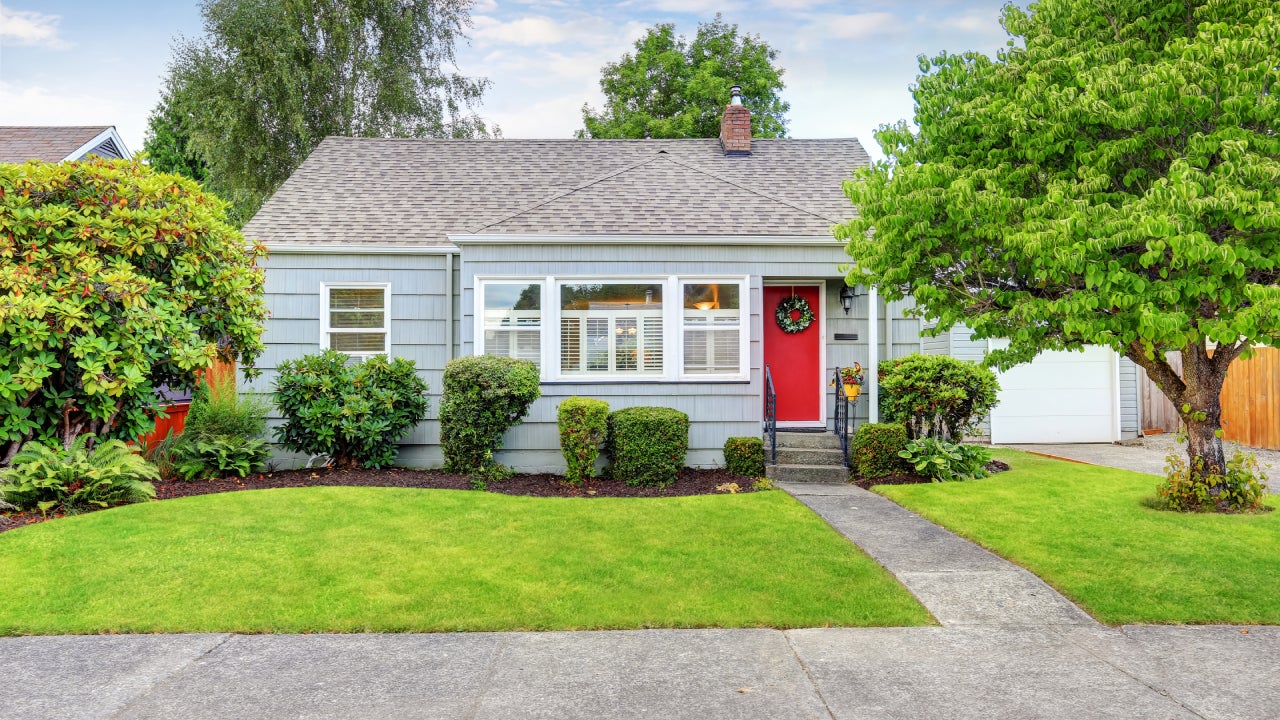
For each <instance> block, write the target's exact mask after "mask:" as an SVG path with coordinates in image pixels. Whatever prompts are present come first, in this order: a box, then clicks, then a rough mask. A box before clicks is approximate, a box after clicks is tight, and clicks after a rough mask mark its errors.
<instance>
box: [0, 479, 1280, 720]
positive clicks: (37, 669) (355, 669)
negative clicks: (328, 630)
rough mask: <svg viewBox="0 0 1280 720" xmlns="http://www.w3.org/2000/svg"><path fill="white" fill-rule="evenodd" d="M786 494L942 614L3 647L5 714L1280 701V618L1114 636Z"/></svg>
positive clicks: (935, 708) (1003, 580) (329, 714)
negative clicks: (800, 625)
mask: <svg viewBox="0 0 1280 720" xmlns="http://www.w3.org/2000/svg"><path fill="white" fill-rule="evenodd" d="M788 489H789V490H791V491H792V492H793V493H795V494H796V495H797V496H798V497H799V498H800V499H801V500H802V501H803V502H805V503H806V504H808V505H810V506H811V507H813V508H815V509H816V510H817V511H818V512H819V513H821V514H822V516H823V517H825V518H826V519H827V521H828V522H829V523H831V524H832V525H833V526H834V527H835V528H837V529H838V530H840V531H841V532H843V533H845V534H846V535H847V536H849V537H850V538H852V539H853V540H854V541H855V542H857V543H858V544H859V545H862V547H864V548H865V549H866V550H867V551H868V552H869V553H870V554H871V555H872V556H873V557H875V558H876V559H877V560H880V561H881V562H883V563H884V564H885V565H886V566H887V567H888V568H889V569H890V571H892V572H894V573H895V574H896V575H897V576H898V577H899V578H901V579H902V580H903V582H904V584H905V585H906V586H907V587H908V588H909V589H910V590H911V591H912V592H914V593H916V595H917V597H919V598H920V599H921V600H922V601H923V602H924V603H925V605H926V607H928V608H929V609H930V610H931V611H932V612H933V613H934V615H935V616H936V617H937V618H938V619H939V621H940V622H941V623H942V625H941V626H939V627H922V628H864V629H859V628H849V629H844V628H815V629H804V630H788V631H785V632H784V631H778V630H767V629H758V630H639V631H621V632H549V633H463V634H458V633H441V634H436V635H409V634H405V635H225V634H220V635H124V636H83V637H67V636H59V637H19V638H0V677H4V678H5V688H6V692H5V697H4V701H3V702H0V719H4V720H7V719H8V718H13V719H15V720H18V719H21V720H35V719H38V718H184V719H190V720H201V719H203V718H210V719H212V718H228V717H233V718H238V719H242V720H253V719H256V718H264V719H265V718H271V719H273V720H274V719H276V718H281V719H286V718H317V719H327V718H333V719H334V720H337V719H339V718H341V719H343V720H346V719H359V718H370V719H372V718H442V719H444V718H447V719H454V718H457V719H458V720H478V719H482V720H489V719H493V720H513V719H521V718H547V719H549V720H550V719H556V720H560V719H564V720H573V719H576V718H583V719H586V718H591V719H593V720H594V719H597V718H654V719H660V720H683V719H686V718H687V719H689V720H695V719H696V720H707V719H718V718H725V719H733V720H791V719H793V718H794V719H796V720H845V719H849V720H853V719H855V718H857V719H861V718H867V719H870V718H876V719H879V718H904V719H905V718H926V719H927V718H939V719H943V718H945V719H947V720H963V719H965V718H982V719H985V718H1019V719H1021V718H1063V719H1064V720H1067V719H1070V720H1078V719H1083V718H1126V720H1138V719H1145V718H1153V719H1155V718H1160V719H1168V718H1187V719H1194V718H1215V719H1217V718H1222V719H1223V720H1225V719H1227V718H1258V719H1259V720H1261V719H1263V718H1268V719H1270V718H1274V717H1275V714H1276V712H1275V711H1276V708H1277V707H1280V683H1275V682H1271V680H1272V679H1273V678H1274V676H1275V673H1276V669H1277V668H1280V628H1277V627H1266V628H1256V627H1255V628H1234V627H1167V626H1157V627H1123V628H1120V629H1118V630H1115V629H1110V628H1106V627H1103V626H1101V625H1098V624H1097V623H1095V622H1094V621H1093V620H1091V619H1090V618H1088V617H1087V616H1085V615H1084V614H1083V613H1082V612H1081V611H1080V610H1079V609H1078V608H1076V607H1075V606H1074V605H1072V604H1071V603H1069V602H1067V601H1066V600H1065V599H1064V598H1062V597H1061V596H1060V595H1058V594H1057V593H1055V592H1053V591H1052V590H1051V589H1049V588H1048V587H1047V586H1045V585H1044V583H1042V582H1040V581H1039V580H1038V579H1037V578H1035V577H1034V576H1031V575H1030V574H1029V573H1027V572H1026V571H1024V570H1021V569H1020V568H1017V567H1014V566H1011V565H1009V563H1007V562H1005V561H1004V560H1001V559H1000V558H998V557H996V556H994V555H991V554H990V553H987V552H986V551H984V550H981V549H980V548H977V547H976V546H973V545H972V544H970V543H968V542H967V541H964V540H962V539H960V538H958V537H956V536H955V535H952V534H951V533H949V532H947V531H945V530H942V529H941V528H938V527H936V526H934V525H932V524H930V523H928V522H926V521H924V520H922V519H920V518H919V517H917V516H915V515H914V514H912V513H910V512H908V511H906V510H904V509H902V508H900V507H898V506H897V505H894V504H893V503H891V502H889V501H888V500H886V499H884V498H880V497H879V496H876V495H874V494H871V493H866V492H864V491H861V490H858V488H854V487H851V486H845V485H835V486H812V485H807V486H802V487H794V486H789V487H788Z"/></svg>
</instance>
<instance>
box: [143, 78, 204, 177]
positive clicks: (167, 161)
mask: <svg viewBox="0 0 1280 720" xmlns="http://www.w3.org/2000/svg"><path fill="white" fill-rule="evenodd" d="M193 110H194V108H193V107H192V104H191V98H190V97H189V96H188V95H187V94H185V93H180V92H175V91H174V90H173V89H169V90H167V91H166V92H165V94H164V95H163V96H162V97H161V98H160V104H159V105H156V107H155V109H154V110H152V111H151V116H150V117H148V118H147V136H146V140H145V141H144V142H143V144H142V149H143V151H145V152H146V154H147V162H148V163H149V164H150V165H151V167H153V168H155V169H156V170H159V171H160V172H167V173H173V174H175V175H181V176H183V177H186V178H191V179H192V180H195V181H196V182H204V180H205V176H206V175H207V174H208V168H207V166H206V165H205V162H204V160H202V159H201V158H200V156H199V155H198V154H196V152H195V150H193V149H192V148H191V143H190V134H191V133H190V124H191V120H192V117H193V116H194V112H193Z"/></svg>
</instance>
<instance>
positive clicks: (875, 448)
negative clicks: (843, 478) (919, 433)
mask: <svg viewBox="0 0 1280 720" xmlns="http://www.w3.org/2000/svg"><path fill="white" fill-rule="evenodd" d="M906 448H907V429H906V428H905V427H903V426H902V425H901V424H900V423H865V424H863V425H862V426H860V427H859V428H858V429H857V431H856V432H854V433H853V440H852V442H850V443H849V459H850V460H851V461H852V462H851V463H850V464H852V465H853V472H854V474H855V475H857V476H858V477H862V478H881V477H884V476H886V475H893V474H895V473H900V472H902V471H903V470H905V469H906V466H905V463H904V462H903V461H902V458H901V457H900V456H899V453H900V452H902V451H903V450H905V449H906Z"/></svg>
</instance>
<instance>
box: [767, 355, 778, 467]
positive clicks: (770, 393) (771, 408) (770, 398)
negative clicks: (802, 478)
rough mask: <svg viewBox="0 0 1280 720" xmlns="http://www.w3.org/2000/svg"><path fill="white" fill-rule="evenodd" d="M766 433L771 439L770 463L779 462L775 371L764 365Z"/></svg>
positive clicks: (775, 463)
mask: <svg viewBox="0 0 1280 720" xmlns="http://www.w3.org/2000/svg"><path fill="white" fill-rule="evenodd" d="M764 434H765V437H766V438H768V440H769V464H770V465H777V464H778V393H777V391H775V390H774V389H773V373H772V372H770V370H769V366H768V365H765V366H764Z"/></svg>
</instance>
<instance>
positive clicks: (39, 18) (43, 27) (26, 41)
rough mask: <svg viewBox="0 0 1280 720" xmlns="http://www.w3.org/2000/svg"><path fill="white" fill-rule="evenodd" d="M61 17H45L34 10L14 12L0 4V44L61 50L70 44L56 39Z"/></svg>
mask: <svg viewBox="0 0 1280 720" xmlns="http://www.w3.org/2000/svg"><path fill="white" fill-rule="evenodd" d="M60 22H62V16H61V15H46V14H44V13H42V12H36V11H34V10H14V9H13V8H11V7H9V6H7V5H3V4H0V43H3V44H5V45H32V46H38V47H46V48H51V49H54V50H62V49H65V48H68V47H71V44H70V43H68V42H67V41H65V40H63V39H62V38H60V37H58V23H60Z"/></svg>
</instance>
